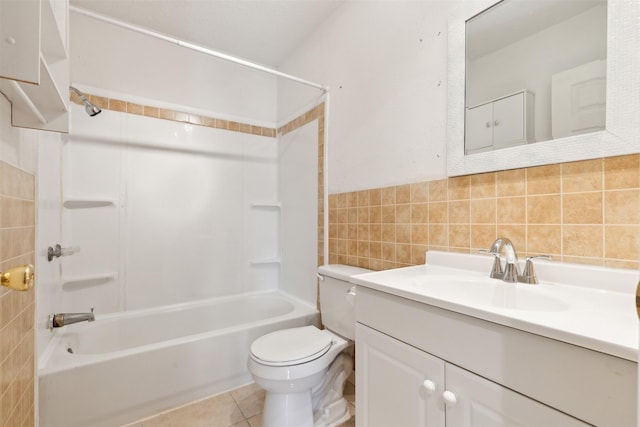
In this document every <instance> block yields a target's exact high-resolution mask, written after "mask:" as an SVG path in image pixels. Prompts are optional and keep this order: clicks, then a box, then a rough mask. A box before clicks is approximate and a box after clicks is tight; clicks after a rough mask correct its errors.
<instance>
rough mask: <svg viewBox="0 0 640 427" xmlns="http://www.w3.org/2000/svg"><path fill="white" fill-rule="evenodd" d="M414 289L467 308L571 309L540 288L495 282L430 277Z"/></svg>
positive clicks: (465, 278)
mask: <svg viewBox="0 0 640 427" xmlns="http://www.w3.org/2000/svg"><path fill="white" fill-rule="evenodd" d="M414 286H416V287H420V288H422V289H423V290H424V291H426V292H428V293H429V296H431V297H433V298H437V299H442V300H447V301H451V302H456V303H461V304H465V305H472V306H486V307H493V308H500V309H507V310H524V311H546V312H555V311H566V310H568V309H569V304H568V303H566V302H565V301H562V300H560V299H558V298H555V297H553V296H550V295H545V294H544V293H543V292H541V289H540V288H535V289H534V288H530V287H529V286H528V285H522V284H520V283H519V284H515V283H505V282H500V281H497V280H495V279H488V278H475V277H452V276H448V275H447V276H445V275H443V276H433V277H430V278H429V280H428V281H416V282H415V283H414Z"/></svg>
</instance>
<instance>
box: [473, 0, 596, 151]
mask: <svg viewBox="0 0 640 427" xmlns="http://www.w3.org/2000/svg"><path fill="white" fill-rule="evenodd" d="M465 42H466V43H465V44H466V49H465V50H466V52H465V59H466V64H465V67H466V73H465V97H466V99H465V153H466V154H473V153H477V152H482V151H488V150H498V149H502V148H507V147H511V146H515V145H522V144H533V143H535V142H539V141H547V140H550V139H558V138H562V137H566V136H571V135H579V134H582V133H588V132H597V131H601V130H604V128H605V127H604V126H605V82H606V57H607V2H606V0H570V1H568V0H554V1H530V0H529V1H522V0H503V1H501V2H500V3H497V4H495V5H493V6H491V7H490V8H489V9H487V10H484V11H483V12H481V13H480V14H478V15H476V16H474V17H473V18H471V19H469V20H467V21H466V29H465Z"/></svg>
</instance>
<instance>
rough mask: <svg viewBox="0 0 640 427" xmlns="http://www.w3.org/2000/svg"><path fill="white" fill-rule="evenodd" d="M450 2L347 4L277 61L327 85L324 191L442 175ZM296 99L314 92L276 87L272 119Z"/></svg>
mask: <svg viewBox="0 0 640 427" xmlns="http://www.w3.org/2000/svg"><path fill="white" fill-rule="evenodd" d="M454 6H455V2H448V1H403V0H399V1H362V2H347V3H346V4H345V5H344V6H343V7H341V8H339V9H338V10H337V11H336V12H335V13H334V14H333V15H332V16H331V18H330V19H329V20H328V21H327V22H326V23H325V25H324V26H323V27H322V28H320V29H319V30H318V31H317V32H315V33H314V34H313V35H312V36H311V37H310V38H309V39H308V40H306V41H305V42H304V43H302V44H301V46H300V47H299V49H298V50H297V51H296V52H295V53H293V54H292V55H291V56H290V57H289V58H288V59H287V60H286V61H285V62H284V63H283V64H282V66H281V67H280V68H281V69H282V70H283V71H285V72H288V73H291V74H296V75H300V76H304V77H305V78H306V79H309V80H313V81H318V82H321V83H323V84H326V85H328V86H329V87H330V89H331V93H330V112H329V154H328V161H329V170H328V173H329V188H328V190H329V193H339V192H345V191H354V190H359V189H367V188H375V187H381V186H386V185H392V184H404V183H408V182H416V181H421V180H429V179H438V178H444V177H445V170H446V165H445V139H446V133H445V130H446V129H445V124H446V111H447V110H446V81H447V42H446V39H447V37H446V35H447V18H448V14H449V13H450V11H451V9H452V8H453V7H454ZM303 96H306V97H308V98H309V99H312V97H313V96H314V93H313V92H311V91H309V90H308V89H304V88H301V87H300V86H299V85H293V84H287V83H281V84H280V90H279V93H278V100H279V115H280V116H281V117H282V116H283V115H287V114H289V113H290V111H291V110H292V109H293V108H296V107H295V103H296V101H298V102H299V99H300V97H303ZM315 96H317V94H316V95H315Z"/></svg>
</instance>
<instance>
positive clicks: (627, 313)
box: [351, 251, 639, 361]
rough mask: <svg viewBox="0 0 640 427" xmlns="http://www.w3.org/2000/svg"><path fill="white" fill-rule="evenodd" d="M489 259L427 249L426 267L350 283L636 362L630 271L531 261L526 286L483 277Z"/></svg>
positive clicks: (634, 276)
mask: <svg viewBox="0 0 640 427" xmlns="http://www.w3.org/2000/svg"><path fill="white" fill-rule="evenodd" d="M536 261H538V260H536ZM491 263H492V260H491V259H489V258H488V257H482V256H477V255H461V254H448V253H441V252H437V253H436V252H433V251H432V252H429V253H428V254H427V265H420V266H415V267H406V268H399V269H394V270H385V271H379V272H374V273H367V274H362V275H358V276H354V277H352V279H351V282H352V283H354V284H356V285H359V286H365V287H367V288H371V289H375V290H378V291H382V292H386V293H389V294H392V295H396V296H399V297H403V298H407V299H410V300H413V301H418V302H421V303H425V304H429V305H432V306H435V307H439V308H443V309H446V310H451V311H455V312H457V313H461V314H465V315H468V316H472V317H475V318H478V319H483V320H487V321H489V322H494V323H497V324H500V325H504V326H509V327H512V328H516V329H519V330H522V331H526V332H530V333H534V334H538V335H541V336H545V337H548V338H552V339H556V340H559V341H563V342H567V343H570V344H574V345H577V346H581V347H585V348H589V349H592V350H595V351H599V352H602V353H607V354H611V355H613V356H617V357H621V358H624V359H627V360H631V361H637V360H638V317H637V315H636V308H635V292H633V291H632V290H634V289H635V285H636V284H637V282H638V276H639V273H638V272H637V271H634V270H623V269H609V268H603V267H594V266H582V265H576V264H563V263H554V262H542V261H540V262H539V263H536V268H537V269H538V277H539V279H540V284H538V285H527V284H523V283H506V282H503V281H501V280H498V279H490V278H489V271H490V270H491ZM452 265H455V266H456V268H452V267H451V266H452ZM459 266H465V268H464V269H463V268H458V267H459ZM485 270H486V271H485ZM545 277H546V278H547V280H545ZM554 280H563V283H558V282H556V281H554ZM567 282H569V283H567ZM598 282H600V284H601V286H600V284H599V283H598ZM356 300H357V297H356Z"/></svg>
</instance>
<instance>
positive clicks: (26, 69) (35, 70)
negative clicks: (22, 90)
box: [0, 0, 40, 84]
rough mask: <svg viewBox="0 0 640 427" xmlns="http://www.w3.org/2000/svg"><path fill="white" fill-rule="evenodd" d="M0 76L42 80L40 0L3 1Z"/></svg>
mask: <svg viewBox="0 0 640 427" xmlns="http://www.w3.org/2000/svg"><path fill="white" fill-rule="evenodd" d="M0 77H4V78H8V79H12V80H19V81H23V82H28V83H36V84H38V83H40V1H39V0H0Z"/></svg>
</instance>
